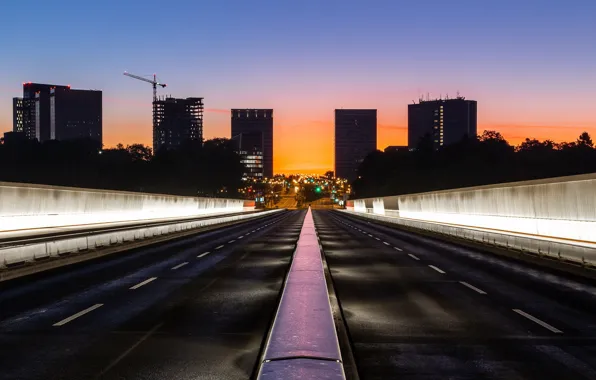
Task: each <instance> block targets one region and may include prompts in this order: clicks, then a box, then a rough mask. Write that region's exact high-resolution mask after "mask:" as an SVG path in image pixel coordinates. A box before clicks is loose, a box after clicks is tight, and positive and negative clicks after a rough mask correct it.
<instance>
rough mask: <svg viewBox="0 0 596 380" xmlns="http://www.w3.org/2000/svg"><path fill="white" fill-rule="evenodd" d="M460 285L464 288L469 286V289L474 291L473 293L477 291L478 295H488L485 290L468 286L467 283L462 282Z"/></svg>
mask: <svg viewBox="0 0 596 380" xmlns="http://www.w3.org/2000/svg"><path fill="white" fill-rule="evenodd" d="M459 283H460V284H462V285H463V286H467V287H468V288H470V289H472V290H473V291H475V292H476V293H480V294H486V292H485V291H484V290H481V289H478V288H477V287H475V286H473V285H470V284H468V283H467V282H465V281H460V282H459Z"/></svg>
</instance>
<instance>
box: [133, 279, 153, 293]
mask: <svg viewBox="0 0 596 380" xmlns="http://www.w3.org/2000/svg"><path fill="white" fill-rule="evenodd" d="M153 280H157V277H151V278H148V279H147V280H145V281H143V282H139V283H138V284H136V285H135V286H131V287H130V288H129V289H130V290H135V289H138V288H140V287H141V286H143V285H147V284H148V283H150V282H151V281H153Z"/></svg>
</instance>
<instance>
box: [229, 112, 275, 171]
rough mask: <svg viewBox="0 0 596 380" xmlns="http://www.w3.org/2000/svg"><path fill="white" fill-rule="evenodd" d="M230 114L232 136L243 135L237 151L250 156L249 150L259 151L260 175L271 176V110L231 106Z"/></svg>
mask: <svg viewBox="0 0 596 380" xmlns="http://www.w3.org/2000/svg"><path fill="white" fill-rule="evenodd" d="M231 116H232V138H235V136H239V135H242V136H243V138H242V144H241V145H240V146H239V151H240V152H247V154H248V155H251V156H254V154H251V152H260V153H261V154H262V156H263V163H262V165H263V174H262V177H268V178H271V177H273V110H272V109H238V108H233V109H232V115H231ZM240 156H241V157H242V154H240ZM251 160H252V159H251ZM255 176H256V174H255Z"/></svg>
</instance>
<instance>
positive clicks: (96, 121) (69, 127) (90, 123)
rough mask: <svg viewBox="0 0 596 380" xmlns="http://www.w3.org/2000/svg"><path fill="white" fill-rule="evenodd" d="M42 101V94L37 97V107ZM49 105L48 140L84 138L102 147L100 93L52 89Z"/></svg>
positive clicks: (67, 88) (68, 88) (64, 88)
mask: <svg viewBox="0 0 596 380" xmlns="http://www.w3.org/2000/svg"><path fill="white" fill-rule="evenodd" d="M44 98H45V95H44V94H40V93H38V94H37V95H36V98H35V101H36V106H37V105H39V103H40V102H41V101H42V99H44ZM49 103H50V139H51V140H74V139H83V138H87V139H91V140H95V141H98V142H99V143H100V144H101V143H102V128H103V126H102V123H103V117H102V92H101V91H97V90H73V89H70V87H55V88H52V89H51V90H50V94H49ZM36 108H37V107H36ZM37 124H38V123H36V129H38V128H37Z"/></svg>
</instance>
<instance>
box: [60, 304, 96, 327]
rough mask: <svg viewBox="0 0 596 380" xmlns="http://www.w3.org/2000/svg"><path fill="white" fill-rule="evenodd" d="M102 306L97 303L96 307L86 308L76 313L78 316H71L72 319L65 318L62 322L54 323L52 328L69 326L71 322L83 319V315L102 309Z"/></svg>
mask: <svg viewBox="0 0 596 380" xmlns="http://www.w3.org/2000/svg"><path fill="white" fill-rule="evenodd" d="M102 306H103V303H96V304H95V305H93V306H91V307H88V308H86V309H85V310H81V311H79V312H78V313H76V314H73V315H71V316H70V317H68V318H64V319H63V320H61V321H60V322H56V323H54V324H53V325H52V326H63V325H65V324H67V323H68V322H70V321H74V320H75V319H77V318H78V317H81V316H83V315H85V314H87V313H90V312H92V311H93V310H95V309H98V308H100V307H102Z"/></svg>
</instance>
